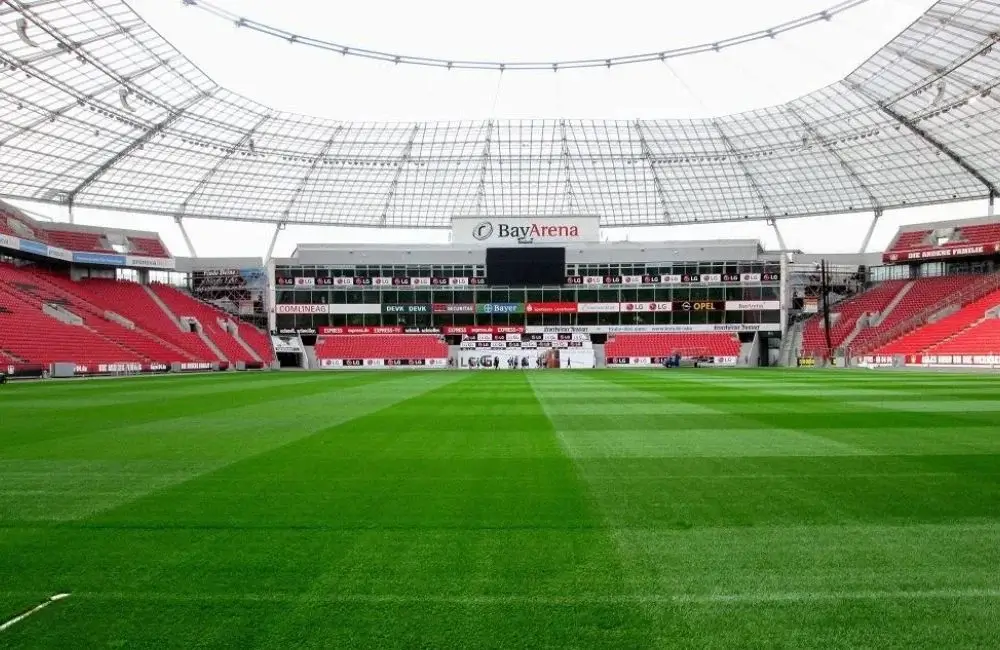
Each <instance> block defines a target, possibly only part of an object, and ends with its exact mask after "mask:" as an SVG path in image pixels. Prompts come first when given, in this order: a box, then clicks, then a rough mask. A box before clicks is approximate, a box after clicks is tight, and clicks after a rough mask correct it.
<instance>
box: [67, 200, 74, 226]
mask: <svg viewBox="0 0 1000 650" xmlns="http://www.w3.org/2000/svg"><path fill="white" fill-rule="evenodd" d="M66 207H67V212H68V213H69V222H70V223H73V221H74V215H73V204H72V203H70V204H68V205H67V206H66Z"/></svg>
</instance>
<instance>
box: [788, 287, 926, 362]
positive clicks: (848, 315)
mask: <svg viewBox="0 0 1000 650" xmlns="http://www.w3.org/2000/svg"><path fill="white" fill-rule="evenodd" d="M907 284H908V282H907V281H906V280H890V281H888V282H883V283H882V284H880V285H878V286H876V287H874V288H873V289H870V290H868V291H866V292H864V293H862V294H860V295H858V296H855V297H853V298H849V299H847V300H845V301H843V302H841V303H840V304H838V305H835V306H833V307H832V308H831V310H830V312H831V313H830V322H831V325H830V342H831V344H832V345H833V348H834V349H836V348H838V347H840V346H841V345H843V344H844V342H845V341H846V340H848V338H849V337H851V335H852V334H853V333H854V332H855V329H856V328H857V327H858V326H859V323H858V321H859V320H860V319H861V318H862V317H863V316H870V315H872V314H881V313H883V312H884V311H885V310H886V309H887V308H889V307H890V306H891V305H892V303H893V301H894V300H895V299H897V297H898V296H899V294H900V292H902V291H903V290H904V288H905V287H906V285H907ZM826 349H827V348H826V335H825V333H824V328H823V317H822V315H821V314H816V315H815V316H813V317H812V318H810V319H809V320H807V321H806V322H805V325H804V326H803V329H802V354H803V356H807V357H808V356H817V357H819V356H824V355H825V353H826Z"/></svg>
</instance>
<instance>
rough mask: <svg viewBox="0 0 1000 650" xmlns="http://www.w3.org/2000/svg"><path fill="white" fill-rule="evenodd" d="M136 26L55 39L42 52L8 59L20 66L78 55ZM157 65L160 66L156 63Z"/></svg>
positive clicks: (137, 24) (139, 25)
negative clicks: (83, 36) (81, 50)
mask: <svg viewBox="0 0 1000 650" xmlns="http://www.w3.org/2000/svg"><path fill="white" fill-rule="evenodd" d="M37 6H38V5H37V4H34V5H32V6H31V8H32V9H35V8H36V7H37ZM137 27H138V28H141V27H142V23H130V24H128V25H122V26H120V27H116V28H115V29H114V31H111V32H107V33H104V34H98V35H96V36H91V37H90V38H85V39H83V40H82V41H67V42H63V41H57V43H58V44H57V45H56V46H55V47H53V48H52V49H49V50H44V51H42V52H37V53H35V54H32V55H29V56H25V57H23V58H20V59H15V58H13V57H10V56H9V55H8V57H9V58H8V60H9V61H10V62H11V63H13V64H14V65H15V66H17V67H21V66H25V65H28V66H33V65H34V64H36V63H40V62H42V61H45V60H47V59H51V58H53V57H56V56H60V55H62V54H65V55H67V56H78V55H79V51H78V50H80V48H83V47H86V46H88V45H93V44H94V43H100V42H101V41H104V40H107V39H109V38H114V37H118V36H121V35H122V30H123V29H124V30H125V31H126V32H130V31H132V30H133V29H135V28H137ZM157 67H161V66H160V65H157Z"/></svg>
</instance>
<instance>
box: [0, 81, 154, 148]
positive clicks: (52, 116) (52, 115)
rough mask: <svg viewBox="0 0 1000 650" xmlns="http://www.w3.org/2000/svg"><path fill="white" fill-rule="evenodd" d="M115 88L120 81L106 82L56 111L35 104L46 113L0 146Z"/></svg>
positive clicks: (0, 144) (7, 138) (1, 141)
mask: <svg viewBox="0 0 1000 650" xmlns="http://www.w3.org/2000/svg"><path fill="white" fill-rule="evenodd" d="M160 67H161V66H160V64H159V63H157V64H156V65H151V66H149V67H148V68H144V69H142V70H139V71H138V72H136V73H135V74H134V75H132V77H130V79H135V78H136V77H141V76H143V75H146V74H148V73H150V72H153V71H154V70H159V69H160ZM115 88H121V84H120V83H118V82H117V81H113V82H111V83H109V84H105V85H104V86H101V87H100V88H98V89H97V90H95V91H94V92H92V93H90V94H89V95H85V96H83V97H80V98H77V99H75V100H73V101H72V102H69V103H66V104H63V105H62V106H60V107H59V108H57V109H56V110H54V111H46V110H45V109H42V108H40V107H37V106H35V107H34V108H35V110H37V111H39V112H42V113H45V115H42V116H41V117H39V118H38V119H37V120H34V121H33V122H29V123H28V124H25V125H24V126H22V127H19V128H17V129H16V130H14V131H12V132H11V133H10V134H9V135H8V136H6V137H4V138H0V147H2V146H4V145H6V144H8V143H10V141H11V140H13V139H14V138H17V137H19V136H22V135H25V134H27V133H30V132H32V131H34V130H35V129H37V128H38V127H40V126H42V125H43V124H45V123H46V122H49V121H52V120H54V119H55V118H57V117H62V115H63V114H64V113H66V112H67V111H69V110H70V109H73V108H76V107H77V106H85V105H86V103H87V102H89V101H92V100H94V99H95V98H97V97H99V96H101V95H103V94H104V93H106V92H109V91H112V90H114V89H115ZM0 94H4V95H6V96H8V97H11V98H12V99H13V100H14V101H22V102H23V100H20V99H18V98H16V97H14V96H13V95H10V94H8V93H2V92H0Z"/></svg>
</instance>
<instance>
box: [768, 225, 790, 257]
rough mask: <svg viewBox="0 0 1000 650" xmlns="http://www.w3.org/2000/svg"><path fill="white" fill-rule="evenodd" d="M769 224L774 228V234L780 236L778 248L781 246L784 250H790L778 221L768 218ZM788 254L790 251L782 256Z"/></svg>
mask: <svg viewBox="0 0 1000 650" xmlns="http://www.w3.org/2000/svg"><path fill="white" fill-rule="evenodd" d="M767 225H769V226H771V227H772V228H774V234H775V235H777V236H778V248H780V249H781V250H783V251H784V250H788V246H785V238H784V237H782V236H781V231H780V230H778V222H777V221H775V220H774V219H768V220H767ZM787 255H788V253H783V254H782V257H785V256H787Z"/></svg>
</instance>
